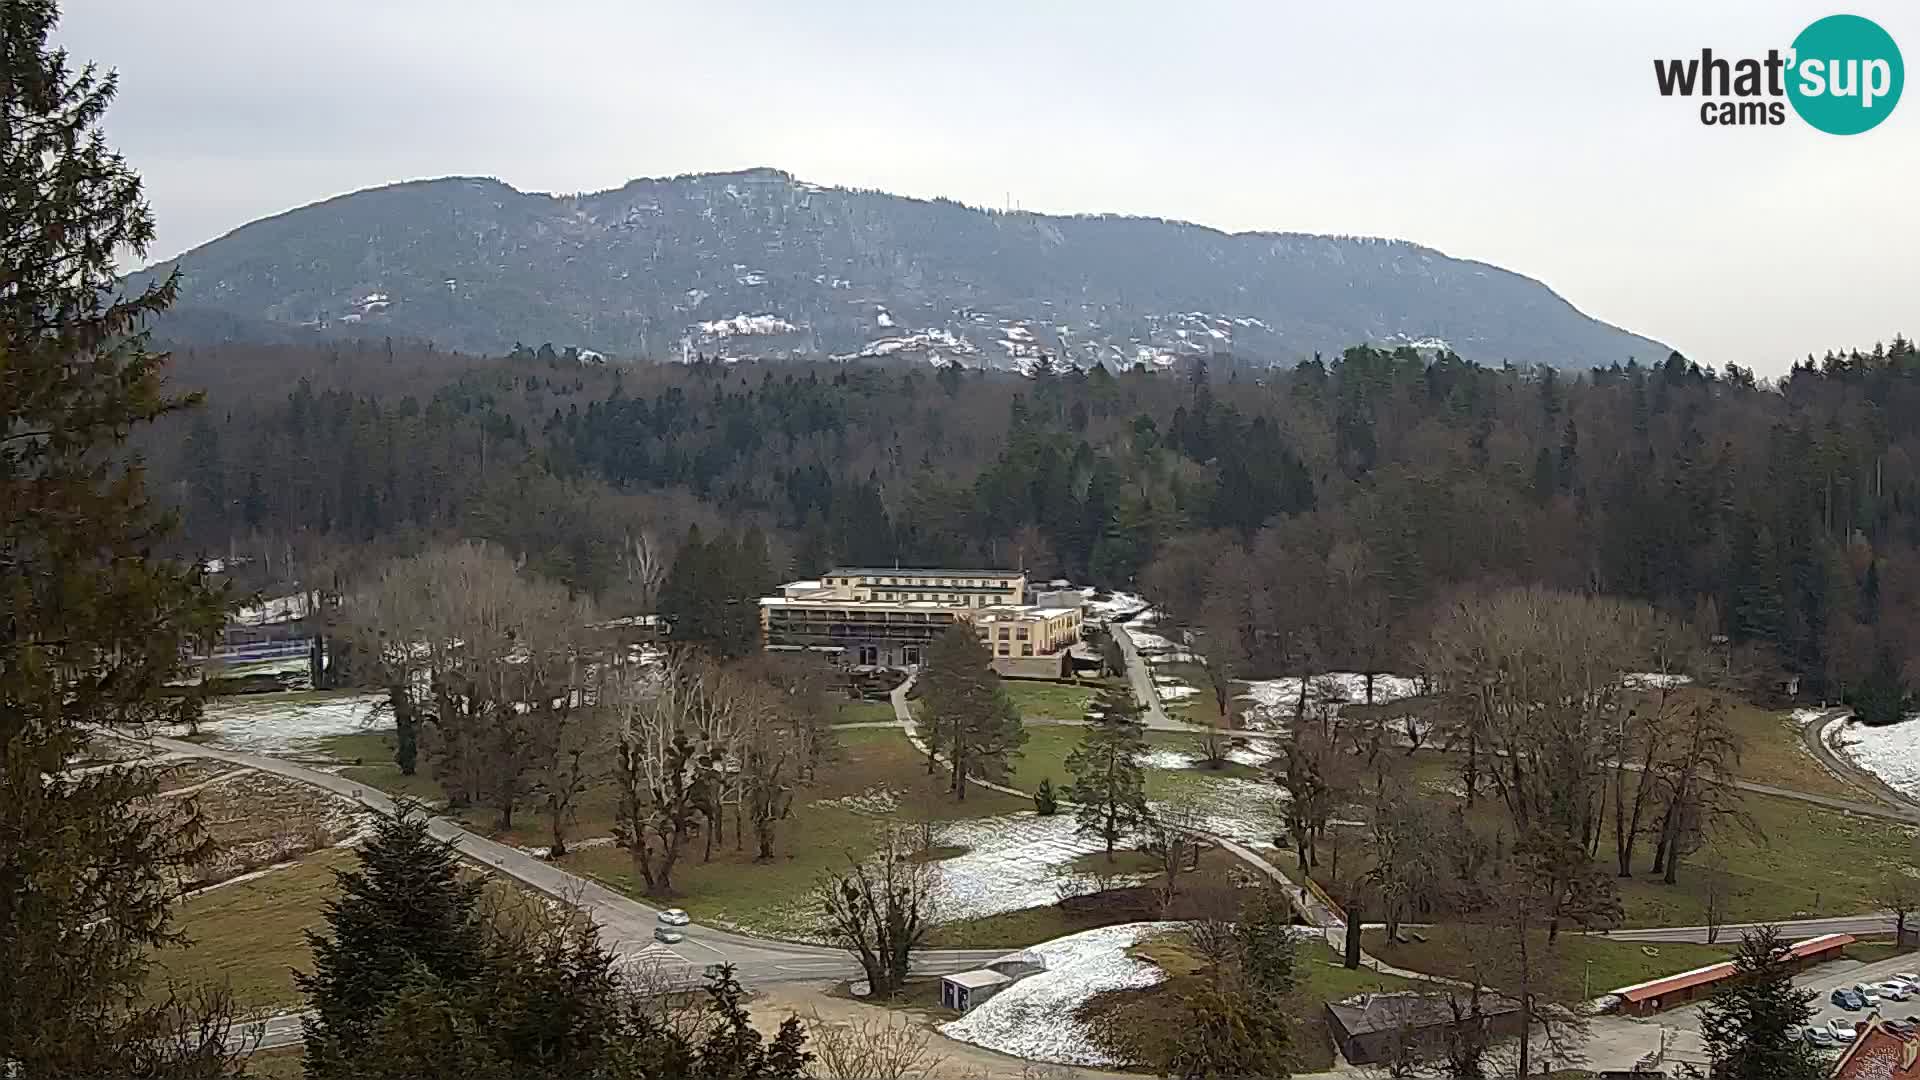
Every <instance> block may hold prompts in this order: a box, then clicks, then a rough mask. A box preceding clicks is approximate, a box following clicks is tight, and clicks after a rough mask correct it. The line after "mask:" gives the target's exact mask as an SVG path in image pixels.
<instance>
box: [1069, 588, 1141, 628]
mask: <svg viewBox="0 0 1920 1080" xmlns="http://www.w3.org/2000/svg"><path fill="white" fill-rule="evenodd" d="M1077 591H1078V592H1079V593H1080V595H1081V596H1083V597H1085V598H1086V599H1085V600H1084V601H1083V602H1082V603H1083V605H1084V608H1085V612H1086V616H1087V618H1088V619H1091V620H1093V621H1095V622H1111V621H1112V620H1114V619H1120V618H1125V617H1127V616H1129V615H1134V614H1137V613H1139V612H1142V611H1145V610H1147V601H1146V598H1145V597H1142V596H1140V595H1139V594H1137V593H1127V592H1117V593H1110V594H1108V596H1107V598H1106V599H1105V600H1095V599H1094V598H1093V595H1094V590H1092V589H1087V588H1082V589H1079V590H1077ZM1129 629H1131V626H1129Z"/></svg>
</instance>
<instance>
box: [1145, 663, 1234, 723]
mask: <svg viewBox="0 0 1920 1080" xmlns="http://www.w3.org/2000/svg"><path fill="white" fill-rule="evenodd" d="M1148 669H1149V670H1151V671H1152V672H1153V673H1154V674H1155V675H1164V676H1171V677H1172V678H1176V679H1179V680H1180V681H1181V682H1183V683H1185V684H1187V685H1188V686H1191V687H1193V688H1194V689H1195V690H1198V691H1199V693H1197V694H1189V695H1187V696H1186V697H1184V698H1181V699H1180V700H1178V701H1174V700H1171V699H1169V698H1167V697H1165V696H1164V695H1163V696H1162V697H1161V699H1160V710H1161V711H1162V712H1164V713H1166V714H1167V716H1168V717H1169V718H1170V719H1174V720H1185V721H1188V722H1189V723H1196V724H1198V723H1211V722H1213V721H1214V720H1216V719H1217V718H1218V717H1219V715H1220V706H1219V703H1217V702H1215V701H1214V700H1213V684H1212V683H1210V682H1208V681H1207V669H1206V666H1205V665H1203V664H1196V663H1193V662H1191V661H1187V660H1180V661H1174V662H1170V663H1164V664H1149V665H1148ZM1154 685H1155V686H1156V687H1158V686H1159V683H1158V682H1157V681H1156V682H1155V684H1154ZM1160 689H1162V690H1164V689H1165V688H1164V687H1160ZM1245 689H1246V687H1245V686H1244V685H1243V684H1236V685H1235V686H1234V687H1233V691H1232V692H1233V694H1235V695H1238V694H1240V693H1243V692H1244V691H1245ZM1232 700H1233V699H1232V698H1231V697H1229V698H1228V701H1229V702H1231V701H1232Z"/></svg>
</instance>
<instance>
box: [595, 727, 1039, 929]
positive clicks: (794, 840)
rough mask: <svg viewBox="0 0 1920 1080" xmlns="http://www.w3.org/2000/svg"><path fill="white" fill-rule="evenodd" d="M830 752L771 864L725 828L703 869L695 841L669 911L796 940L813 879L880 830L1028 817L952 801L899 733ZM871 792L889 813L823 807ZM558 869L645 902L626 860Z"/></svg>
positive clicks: (970, 800)
mask: <svg viewBox="0 0 1920 1080" xmlns="http://www.w3.org/2000/svg"><path fill="white" fill-rule="evenodd" d="M839 742H840V756H839V759H838V760H837V761H836V762H834V764H833V765H832V766H830V767H828V768H824V769H822V770H821V774H820V778H819V781H818V783H816V784H815V786H813V787H811V788H806V789H803V790H802V791H801V793H800V797H799V799H797V800H796V801H795V804H794V808H793V813H792V816H791V817H790V818H789V819H788V820H786V821H784V822H782V823H781V824H780V832H779V838H778V840H777V842H776V844H775V853H776V854H775V857H774V859H773V860H772V861H771V862H767V863H756V862H754V861H753V843H752V837H751V836H748V837H747V838H746V842H745V843H744V844H742V845H741V846H740V848H736V847H735V837H734V833H733V830H732V823H731V822H728V829H727V833H726V836H725V838H724V842H722V843H719V844H716V845H715V847H714V851H713V857H712V859H711V861H706V860H705V859H704V856H705V842H704V839H703V838H700V837H696V838H694V840H693V841H692V842H691V843H690V844H689V845H688V846H687V848H686V849H685V850H684V851H683V852H682V854H681V858H680V861H679V863H678V865H676V866H675V868H674V896H675V903H677V904H679V905H680V906H681V907H684V908H686V909H687V910H688V911H689V912H691V913H693V915H694V916H695V917H697V918H700V919H704V920H709V921H714V922H717V923H723V924H727V925H733V926H739V927H742V928H746V929H750V930H755V931H760V932H764V933H768V934H772V935H775V936H795V935H804V934H805V933H807V932H808V931H809V930H810V929H811V928H812V926H813V924H814V913H813V910H812V906H811V903H810V901H809V899H808V893H809V892H810V891H811V890H812V888H813V887H814V885H815V884H817V883H818V882H819V880H820V877H821V875H822V874H823V873H825V872H826V871H828V870H832V869H838V868H841V867H844V866H845V865H846V863H847V859H848V858H849V857H859V856H862V855H865V854H866V853H868V852H870V851H872V850H873V848H874V846H875V844H876V843H877V842H878V840H879V837H880V835H881V831H882V830H883V829H884V828H885V827H887V826H889V825H895V826H897V825H909V824H912V823H914V822H918V821H948V820H955V819H959V818H967V817H988V816H992V815H996V814H1005V813H1010V812H1013V811H1017V810H1030V809H1032V803H1031V802H1029V801H1028V800H1026V799H1017V798H1014V797H1013V796H1010V795H1003V794H1000V793H998V792H994V791H989V790H986V789H984V788H980V787H977V786H975V787H970V788H969V789H968V791H967V798H966V801H965V802H957V801H955V800H954V799H953V798H952V797H951V796H950V795H949V794H948V793H947V787H946V785H947V776H946V774H945V773H944V772H943V773H937V774H935V775H934V776H932V777H929V776H928V775H927V773H926V765H925V760H926V759H925V758H923V757H921V756H920V752H919V751H917V750H915V749H914V748H913V744H912V743H909V742H908V741H907V739H906V736H905V735H904V734H902V733H901V732H899V731H894V730H889V729H887V728H855V729H852V730H848V731H843V732H840V733H839ZM879 787H885V788H887V789H888V790H889V791H890V792H891V793H892V799H893V803H892V805H893V807H894V808H893V809H892V810H890V811H887V812H885V813H884V814H875V813H862V812H857V811H856V810H854V809H851V808H848V807H845V806H842V805H833V804H832V801H833V800H837V799H844V798H847V797H849V796H861V795H863V794H866V793H869V792H871V791H873V790H874V789H876V788H879ZM563 865H565V866H567V867H568V868H569V869H572V870H574V871H575V872H577V873H583V874H587V875H589V876H592V877H594V878H597V879H599V880H601V881H604V882H606V883H607V884H608V885H610V886H612V887H613V888H615V889H618V890H620V891H622V892H625V893H628V894H629V895H632V896H640V895H642V894H643V893H644V889H645V882H644V880H643V879H642V878H641V877H640V874H639V871H638V870H637V869H636V868H635V867H634V865H633V860H632V857H631V856H630V855H629V854H628V853H627V852H625V851H623V850H621V849H619V848H614V847H596V848H584V849H580V850H578V851H575V852H573V853H571V854H570V855H568V856H567V858H566V859H565V860H564V861H563Z"/></svg>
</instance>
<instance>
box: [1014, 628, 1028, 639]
mask: <svg viewBox="0 0 1920 1080" xmlns="http://www.w3.org/2000/svg"><path fill="white" fill-rule="evenodd" d="M1015 636H1017V637H1019V638H1020V640H1022V641H1025V640H1026V639H1027V628H1026V627H1024V626H1023V627H1021V628H1020V629H1019V630H1018V631H1016V632H1015Z"/></svg>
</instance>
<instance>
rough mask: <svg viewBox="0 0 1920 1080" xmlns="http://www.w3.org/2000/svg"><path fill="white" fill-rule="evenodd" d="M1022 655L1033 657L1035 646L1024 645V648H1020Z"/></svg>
mask: <svg viewBox="0 0 1920 1080" xmlns="http://www.w3.org/2000/svg"><path fill="white" fill-rule="evenodd" d="M1020 655H1021V656H1032V655H1033V646H1031V645H1022V646H1020Z"/></svg>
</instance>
